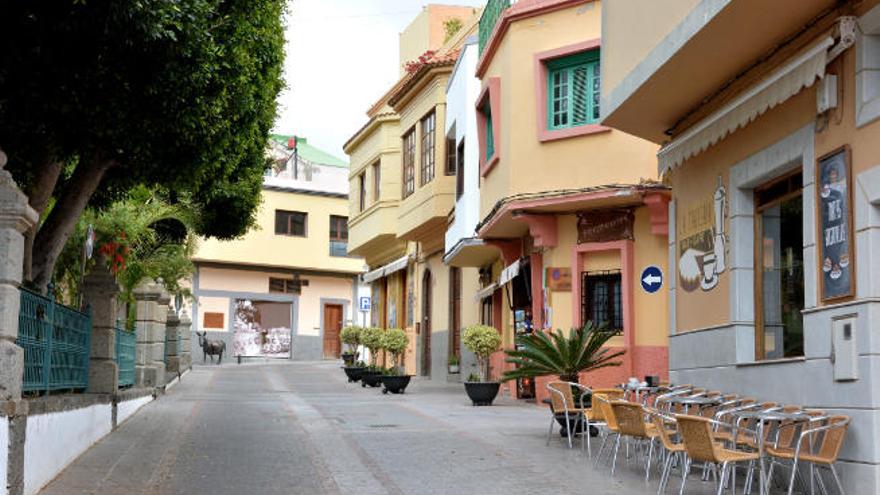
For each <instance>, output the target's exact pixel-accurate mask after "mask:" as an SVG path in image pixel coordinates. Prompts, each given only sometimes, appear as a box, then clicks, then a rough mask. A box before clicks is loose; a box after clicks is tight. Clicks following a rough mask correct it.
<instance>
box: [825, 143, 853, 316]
mask: <svg viewBox="0 0 880 495" xmlns="http://www.w3.org/2000/svg"><path fill="white" fill-rule="evenodd" d="M816 183H817V184H818V187H817V194H818V195H819V198H818V201H817V203H818V205H819V210H820V214H819V263H820V264H821V267H822V276H821V277H820V279H821V282H820V285H821V295H822V300H823V301H827V300H830V299H839V298H842V297H848V296H852V295H853V294H855V287H854V286H855V279H854V277H853V273H854V272H853V261H854V260H853V242H852V201H851V198H852V194H851V192H850V191H851V184H852V177H851V175H850V163H849V148H848V147H846V146H844V147H842V148H838V149H837V150H835V151H832V152H831V153H829V154H827V155H825V156H823V157H822V158H819V164H818V166H817V167H816Z"/></svg>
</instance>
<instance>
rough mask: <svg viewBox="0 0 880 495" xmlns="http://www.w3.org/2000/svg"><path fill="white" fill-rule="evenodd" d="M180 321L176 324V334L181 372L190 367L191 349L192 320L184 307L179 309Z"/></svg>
mask: <svg viewBox="0 0 880 495" xmlns="http://www.w3.org/2000/svg"><path fill="white" fill-rule="evenodd" d="M179 318H180V321H179V323H178V324H177V331H178V336H177V338H179V339H180V372H181V373H183V372H184V371H186V370H188V369H192V350H191V349H190V347H189V346H190V336H191V334H190V333H191V331H192V330H191V327H192V320H191V319H190V317H189V313H187V312H186V308H183V309H182V310H180V316H179Z"/></svg>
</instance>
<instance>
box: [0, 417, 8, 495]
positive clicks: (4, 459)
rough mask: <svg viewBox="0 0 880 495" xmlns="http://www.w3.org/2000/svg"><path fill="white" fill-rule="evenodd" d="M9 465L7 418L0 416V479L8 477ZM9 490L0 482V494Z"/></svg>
mask: <svg viewBox="0 0 880 495" xmlns="http://www.w3.org/2000/svg"><path fill="white" fill-rule="evenodd" d="M8 467H9V418H7V417H3V418H0V480H6V479H9V478H8V477H7V476H6V473H7V468H8ZM7 493H9V490H8V488H7V486H6V483H0V495H6V494H7Z"/></svg>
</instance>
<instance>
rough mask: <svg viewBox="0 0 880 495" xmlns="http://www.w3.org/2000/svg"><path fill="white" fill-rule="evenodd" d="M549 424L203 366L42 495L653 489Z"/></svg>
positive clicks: (431, 393)
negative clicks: (572, 445) (595, 459)
mask: <svg viewBox="0 0 880 495" xmlns="http://www.w3.org/2000/svg"><path fill="white" fill-rule="evenodd" d="M548 420H549V417H548V413H547V411H546V410H545V409H543V408H539V407H536V406H534V405H528V404H522V403H519V402H516V401H512V400H510V399H506V398H504V399H500V400H499V401H498V402H497V404H496V405H495V406H493V407H472V406H471V405H470V403H469V401H468V399H467V397H466V396H465V394H464V390H463V389H462V387H461V385H457V384H448V385H447V384H443V385H435V384H432V383H430V382H427V381H422V380H419V379H414V380H413V382H412V383H411V384H410V387H409V389H408V390H407V393H406V394H405V395H382V394H381V393H380V392H379V389H364V388H361V386H360V385H359V384H350V383H347V382H346V381H345V377H344V375H343V373H342V372H341V370H340V369H339V367H338V364H336V363H329V362H322V363H300V362H281V361H276V362H260V363H250V364H243V365H236V364H234V363H230V364H224V365H223V366H220V367H210V366H208V367H205V366H197V367H196V368H195V369H194V370H193V371H192V372H191V373H189V374H188V375H187V376H186V377H185V378H184V380H183V381H182V382H181V383H180V384H179V385H178V386H176V387H174V388H173V389H172V390H170V391H169V392H168V393H167V394H166V395H165V396H164V397H162V398H160V399H159V400H157V401H154V402H152V403H150V404H148V405H147V406H145V407H144V408H143V409H141V411H139V412H138V413H137V414H136V415H135V416H134V417H132V418H131V419H129V420H128V421H126V422H125V423H124V424H122V425H121V426H120V427H119V428H118V429H117V430H116V431H115V432H113V433H112V434H110V435H109V436H107V437H106V438H104V439H103V440H102V441H101V442H99V443H98V444H96V445H95V446H93V447H92V448H91V449H90V450H89V451H87V452H86V453H85V454H84V455H83V456H81V457H80V458H79V459H78V460H77V461H75V462H74V463H73V464H72V465H71V466H69V467H68V468H67V469H66V470H65V471H64V472H63V473H61V475H59V477H58V478H56V479H55V480H54V481H53V482H52V483H51V484H50V485H49V486H47V487H46V489H44V490H43V492H42V493H43V494H45V495H56V494H58V495H62V494H63V495H71V494H80V493H89V494H92V493H93V494H102V495H104V494H117V493H119V494H123V493H125V494H138V493H140V494H179V493H180V494H182V493H186V494H203V493H204V494H209V493H210V494H235V495H239V494H245V493H246V494H254V495H258V494H275V493H279V494H281V493H283V494H318V493H329V494H386V493H387V494H467V493H481V494H504V495H513V494H519V493H523V494H525V493H550V494H563V493H589V494H596V495H599V494H612V493H613V494H625V495H626V494H649V493H656V491H657V483H656V479H657V476H656V474H655V475H653V476H652V480H651V482H648V483H646V482H644V481H643V480H642V476H641V475H640V473H643V471H640V469H639V466H638V465H637V463H633V464H632V465H627V464H626V463H624V464H622V466H623V467H622V469H620V474H618V475H617V478H618V479H615V480H612V479H611V478H610V477H609V476H608V474H607V473H608V469H607V468H606V467H604V466H603V467H600V468H598V469H594V468H593V467H592V464H591V463H590V462H589V461H588V459H587V457H586V455H585V454H581V452H580V451H578V450H569V449H568V448H565V447H564V446H563V444H562V443H561V442H560V441H558V437H555V438H554V441H553V442H551V444H550V445H549V446H545V439H546V431H547V430H546V428H547V425H548ZM596 446H598V443H597V444H594V447H596ZM689 487H690V488H691V489H692V490H689V491H688V493H710V492H711V489H710V486H709V484H708V483H701V482H700V481H698V480H697V478H696V477H693V478H692V480H691V481H689ZM677 489H678V479H676V478H673V481H672V486H671V487H670V490H669V493H672V492H677Z"/></svg>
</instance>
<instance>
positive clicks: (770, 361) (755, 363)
mask: <svg viewBox="0 0 880 495" xmlns="http://www.w3.org/2000/svg"><path fill="white" fill-rule="evenodd" d="M806 361H807V358H806V357H804V356H798V357H787V358H779V359H764V360H762V361H749V362H746V363H736V366H737V367H748V366H762V365H772V364H787V363H803V362H806Z"/></svg>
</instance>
